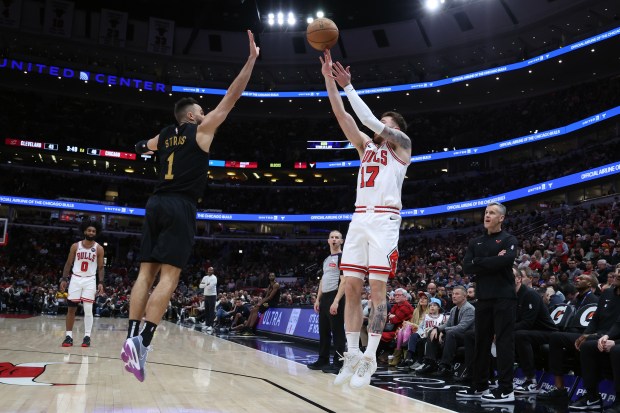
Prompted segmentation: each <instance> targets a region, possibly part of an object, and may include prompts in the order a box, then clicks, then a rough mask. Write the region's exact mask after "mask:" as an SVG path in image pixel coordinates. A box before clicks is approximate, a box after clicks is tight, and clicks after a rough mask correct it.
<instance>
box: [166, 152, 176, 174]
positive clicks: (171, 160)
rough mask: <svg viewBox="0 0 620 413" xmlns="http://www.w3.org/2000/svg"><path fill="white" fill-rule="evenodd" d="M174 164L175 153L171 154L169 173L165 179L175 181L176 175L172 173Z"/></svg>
mask: <svg viewBox="0 0 620 413" xmlns="http://www.w3.org/2000/svg"><path fill="white" fill-rule="evenodd" d="M173 163H174V152H172V153H171V154H170V156H169V157H168V172H167V173H166V175H164V179H173V178H174V174H173V173H172V164H173Z"/></svg>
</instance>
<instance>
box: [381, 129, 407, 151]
mask: <svg viewBox="0 0 620 413" xmlns="http://www.w3.org/2000/svg"><path fill="white" fill-rule="evenodd" d="M379 136H381V137H382V138H383V139H385V140H387V141H388V142H391V143H392V144H394V145H396V146H400V147H401V148H403V149H411V139H409V137H408V136H407V135H405V133H404V132H402V131H400V130H398V129H394V128H390V127H389V126H386V127H385V128H383V131H382V132H381V133H380V134H379Z"/></svg>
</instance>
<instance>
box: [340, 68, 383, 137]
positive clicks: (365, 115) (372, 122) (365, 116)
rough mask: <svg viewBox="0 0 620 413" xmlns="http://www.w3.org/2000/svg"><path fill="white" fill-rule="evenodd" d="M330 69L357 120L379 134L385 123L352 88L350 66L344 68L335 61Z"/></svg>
mask: <svg viewBox="0 0 620 413" xmlns="http://www.w3.org/2000/svg"><path fill="white" fill-rule="evenodd" d="M332 71H333V76H334V77H333V78H334V80H335V81H336V82H337V83H338V84H339V85H340V87H341V88H342V89H344V92H345V93H346V94H347V98H348V99H349V103H351V107H352V108H353V111H354V112H355V114H356V115H357V117H358V118H359V120H360V121H361V122H362V123H363V124H364V125H365V126H367V127H368V128H369V129H370V130H371V131H373V132H374V133H376V134H381V132H383V129H384V128H385V125H384V124H383V123H381V121H380V120H379V119H377V118H376V117H375V115H373V114H372V111H371V110H370V108H369V107H368V106H367V105H366V104H365V103H364V101H363V100H362V98H361V97H359V95H358V94H357V92H356V91H355V89H354V88H353V85H352V84H351V70H350V67H349V66H347V67H346V69H345V68H344V67H343V66H342V64H341V63H340V62H336V63H334V65H333V67H332Z"/></svg>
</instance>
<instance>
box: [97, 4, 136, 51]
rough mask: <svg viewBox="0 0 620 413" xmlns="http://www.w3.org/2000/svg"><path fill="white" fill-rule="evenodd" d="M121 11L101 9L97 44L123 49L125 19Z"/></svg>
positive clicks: (125, 37) (125, 30) (125, 32)
mask: <svg viewBox="0 0 620 413" xmlns="http://www.w3.org/2000/svg"><path fill="white" fill-rule="evenodd" d="M128 17H129V15H128V14H127V13H124V12H122V11H116V10H109V9H101V22H100V24H99V43H100V44H105V45H107V46H117V47H125V41H126V40H127V19H128Z"/></svg>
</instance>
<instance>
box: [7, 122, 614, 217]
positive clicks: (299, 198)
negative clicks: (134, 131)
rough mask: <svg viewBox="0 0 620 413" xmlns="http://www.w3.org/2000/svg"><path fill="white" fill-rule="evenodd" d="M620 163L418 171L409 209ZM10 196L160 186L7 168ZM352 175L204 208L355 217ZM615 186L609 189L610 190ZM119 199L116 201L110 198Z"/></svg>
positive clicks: (541, 162) (599, 156)
mask: <svg viewBox="0 0 620 413" xmlns="http://www.w3.org/2000/svg"><path fill="white" fill-rule="evenodd" d="M618 157H620V139H618V138H614V139H609V138H607V137H606V136H605V134H600V135H598V138H596V139H595V138H592V139H591V140H589V141H586V142H583V143H581V144H580V145H575V147H573V148H572V149H571V150H568V149H567V151H566V152H565V153H563V154H561V155H560V154H557V153H556V154H555V156H553V157H552V156H544V157H542V158H541V159H535V157H532V158H530V159H525V160H524V159H520V158H517V159H513V160H512V161H511V160H508V159H506V160H504V159H501V160H499V161H498V162H500V161H501V162H502V165H503V167H502V168H501V169H495V170H486V168H485V170H477V169H480V168H476V167H474V168H472V169H470V170H468V171H462V173H461V174H459V175H457V176H441V175H440V176H436V177H434V178H428V179H425V178H424V176H422V177H418V176H417V175H416V171H415V170H413V171H412V177H411V178H410V179H407V180H406V181H405V183H404V185H403V197H402V198H403V205H404V207H405V208H420V207H428V206H434V205H442V204H447V203H451V202H458V201H462V200H466V199H478V198H484V197H488V196H493V195H497V194H500V193H504V192H509V191H511V190H515V189H519V188H523V187H526V186H528V185H534V184H538V183H540V182H545V181H547V180H550V179H554V178H559V177H562V176H566V175H569V174H571V173H576V172H580V171H583V170H587V169H590V168H592V167H596V166H602V165H606V164H609V163H612V162H613V161H614V160H616V159H618ZM415 167H416V166H415V165H412V166H411V167H410V168H415ZM2 169H3V170H6V171H7V172H9V173H6V174H0V185H1V186H2V188H3V192H4V194H7V195H15V196H24V197H34V198H44V199H59V198H60V199H62V198H65V199H67V198H68V199H82V200H89V201H94V202H101V203H109V204H114V205H121V206H132V207H143V205H145V203H146V200H147V199H148V196H149V195H150V194H151V193H152V191H153V189H154V187H155V180H154V179H130V178H122V177H112V176H104V175H97V174H85V173H77V172H69V171H64V172H62V171H55V170H48V169H43V168H41V169H39V168H26V167H19V166H18V165H14V166H6V165H5V166H3V167H2ZM354 188H355V184H354V176H353V175H351V176H342V177H341V179H340V182H339V184H338V185H324V184H322V183H321V184H316V185H311V186H307V185H304V186H298V187H294V186H277V185H272V186H252V185H246V184H241V185H229V184H226V183H223V182H212V183H211V184H210V185H209V186H208V188H207V190H206V191H205V195H204V197H203V199H202V201H201V202H200V203H199V208H201V209H208V210H222V211H224V212H227V213H275V214H284V213H288V214H291V213H350V212H351V211H352V208H353V205H354V202H355V190H354ZM610 188H611V184H610ZM109 191H111V192H115V193H117V194H118V195H117V196H113V197H110V196H109V195H106V193H107V192H109Z"/></svg>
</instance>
